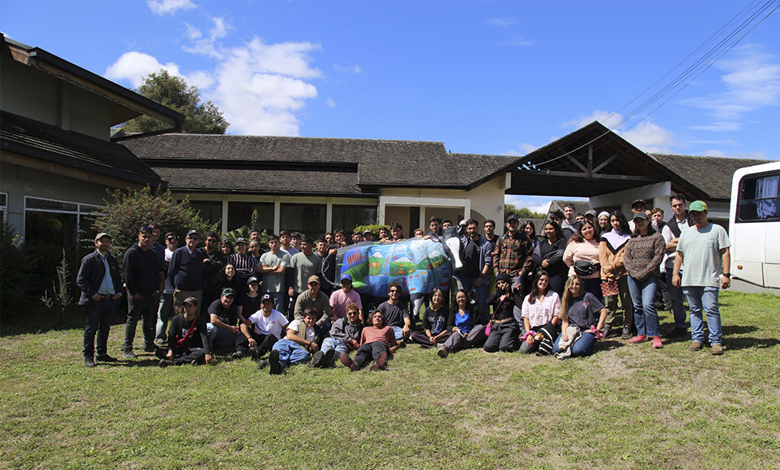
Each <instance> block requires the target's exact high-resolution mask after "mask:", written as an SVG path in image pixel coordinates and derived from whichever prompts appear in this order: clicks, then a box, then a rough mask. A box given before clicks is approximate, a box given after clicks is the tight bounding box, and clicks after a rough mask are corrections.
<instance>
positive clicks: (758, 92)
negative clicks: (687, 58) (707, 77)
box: [682, 45, 780, 132]
mask: <svg viewBox="0 0 780 470" xmlns="http://www.w3.org/2000/svg"><path fill="white" fill-rule="evenodd" d="M714 67H716V68H717V69H720V70H721V71H723V72H726V73H725V74H724V75H722V76H721V81H722V82H723V84H725V86H726V90H725V91H723V92H720V93H716V94H713V95H710V96H700V97H696V98H691V99H688V100H683V101H682V103H683V104H685V105H688V106H691V107H694V108H699V109H704V110H706V111H707V115H708V116H709V117H711V118H712V119H713V122H712V123H711V124H706V125H695V126H691V127H692V128H693V129H700V130H707V131H712V132H730V131H738V130H740V129H741V128H742V126H743V125H744V124H745V116H746V115H747V114H750V113H752V112H754V111H756V110H758V109H760V108H763V107H765V106H776V105H778V104H780V63H777V57H776V56H774V55H770V54H765V53H763V52H761V51H760V50H759V47H758V46H756V45H745V46H740V47H736V48H734V49H733V50H732V56H731V57H729V58H728V59H722V60H720V61H718V62H716V63H715V65H714Z"/></svg>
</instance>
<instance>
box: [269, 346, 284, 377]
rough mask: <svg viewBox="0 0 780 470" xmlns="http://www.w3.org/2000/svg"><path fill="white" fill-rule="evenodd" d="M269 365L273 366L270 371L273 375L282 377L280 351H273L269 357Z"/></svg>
mask: <svg viewBox="0 0 780 470" xmlns="http://www.w3.org/2000/svg"><path fill="white" fill-rule="evenodd" d="M268 364H269V365H270V366H271V370H270V371H269V372H270V374H271V375H281V373H282V364H281V363H280V362H279V351H277V350H276V349H273V350H271V354H270V355H268Z"/></svg>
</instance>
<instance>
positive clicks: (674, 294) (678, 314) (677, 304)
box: [666, 258, 688, 329]
mask: <svg viewBox="0 0 780 470" xmlns="http://www.w3.org/2000/svg"><path fill="white" fill-rule="evenodd" d="M670 261H671V263H670ZM672 276H674V258H670V259H669V260H668V261H667V262H666V287H668V288H669V297H671V298H672V315H674V327H675V328H682V329H687V328H688V322H687V321H685V305H683V290H682V287H676V286H675V285H674V284H672ZM680 276H682V272H680Z"/></svg>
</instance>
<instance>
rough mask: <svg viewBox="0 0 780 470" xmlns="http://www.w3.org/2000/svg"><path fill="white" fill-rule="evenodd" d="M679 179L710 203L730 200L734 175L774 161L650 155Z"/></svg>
mask: <svg viewBox="0 0 780 470" xmlns="http://www.w3.org/2000/svg"><path fill="white" fill-rule="evenodd" d="M648 155H650V157H652V158H654V159H655V160H656V161H658V162H659V163H661V164H662V165H663V166H665V167H667V168H668V169H669V171H670V172H671V173H674V174H676V175H678V176H679V177H680V178H681V179H683V180H684V182H685V183H687V184H688V185H690V186H692V187H693V188H695V189H697V190H698V192H699V193H701V194H704V195H706V199H722V200H729V199H730V198H731V180H732V178H733V177H734V172H735V171H737V170H739V169H740V168H744V167H746V166H753V165H760V164H762V163H769V162H770V161H771V160H754V159H747V158H722V157H697V156H692V155H664V154H648Z"/></svg>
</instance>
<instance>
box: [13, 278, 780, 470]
mask: <svg viewBox="0 0 780 470" xmlns="http://www.w3.org/2000/svg"><path fill="white" fill-rule="evenodd" d="M721 307H722V309H721V312H722V315H723V323H724V331H725V338H724V339H725V341H724V342H725V345H726V346H727V348H728V349H727V351H726V353H725V355H724V356H721V357H714V356H711V355H710V354H709V352H708V351H707V350H706V349H705V351H701V352H697V353H692V352H690V351H688V345H689V341H688V340H682V341H679V342H668V343H667V344H666V345H665V347H664V348H663V349H662V350H653V348H652V347H651V345H650V344H649V343H644V344H641V345H630V346H629V345H627V344H626V342H625V341H622V340H614V341H607V342H604V343H601V345H600V347H599V350H598V352H597V353H596V354H595V355H594V356H592V357H590V358H584V359H570V360H566V361H558V360H556V359H554V358H550V357H535V356H520V355H519V354H516V353H515V354H487V353H484V352H483V351H481V350H469V351H463V352H461V353H458V354H451V355H450V356H449V357H448V358H447V359H446V360H441V359H439V358H438V357H437V356H436V355H435V352H433V351H431V350H421V349H419V348H418V347H416V346H407V347H406V348H405V349H402V350H400V351H399V352H398V353H397V354H396V358H395V360H393V361H391V362H390V367H389V370H388V371H385V372H379V373H371V372H368V371H364V372H359V373H350V372H349V371H348V370H346V369H345V368H344V367H341V366H339V367H337V368H335V369H331V370H312V369H309V368H308V367H293V368H292V369H291V370H290V371H289V372H288V373H287V374H285V375H283V376H269V375H268V373H267V372H265V373H263V372H258V371H257V370H256V369H255V367H254V363H252V362H251V361H250V360H242V361H233V362H231V361H227V360H226V359H225V357H224V356H220V357H219V358H218V359H219V360H218V361H217V363H216V364H215V365H213V366H185V367H169V368H166V369H160V368H158V367H156V360H153V359H152V358H151V356H150V355H145V356H140V359H139V360H135V361H130V362H119V363H117V364H113V365H105V364H100V365H98V367H96V368H95V369H87V368H85V367H84V366H83V362H82V360H81V353H80V349H81V346H80V344H81V335H82V330H81V327H82V325H81V321H82V320H81V319H80V318H78V317H76V316H74V318H72V319H71V323H70V324H69V329H63V330H49V331H41V332H38V333H34V334H24V333H21V332H19V329H18V327H16V330H15V331H14V330H12V331H11V332H10V333H12V334H9V331H8V327H7V325H6V328H5V330H6V331H5V332H4V333H5V334H6V336H3V337H0V364H2V365H0V372H2V374H1V376H0V377H1V378H2V380H0V468H5V467H8V468H43V469H52V468H74V469H87V468H101V469H102V468H155V469H167V468H177V469H178V468H203V469H206V468H209V469H211V468H230V469H234V468H350V469H354V468H422V469H438V468H453V469H460V468H465V469H468V468H506V469H510V468H537V469H558V468H564V467H565V468H627V469H644V468H683V469H687V468H691V469H692V468H741V469H748V468H778V467H780V377H779V375H780V374H778V372H780V342H779V341H778V340H777V338H778V337H780V325H779V324H778V321H777V318H776V317H777V314H778V312H780V297H773V296H769V295H763V296H762V295H755V294H753V295H751V294H739V293H731V292H726V293H723V294H722V295H721ZM662 314H663V315H664V317H663V319H662V320H663V323H662V327H663V328H665V329H667V330H668V329H669V328H671V323H670V318H669V314H668V312H662ZM17 333H18V334H17ZM121 336H122V328H121V326H115V327H114V328H113V329H112V332H111V337H110V352H111V353H112V354H115V355H118V349H119V346H120V340H121ZM137 342H138V341H137Z"/></svg>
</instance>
